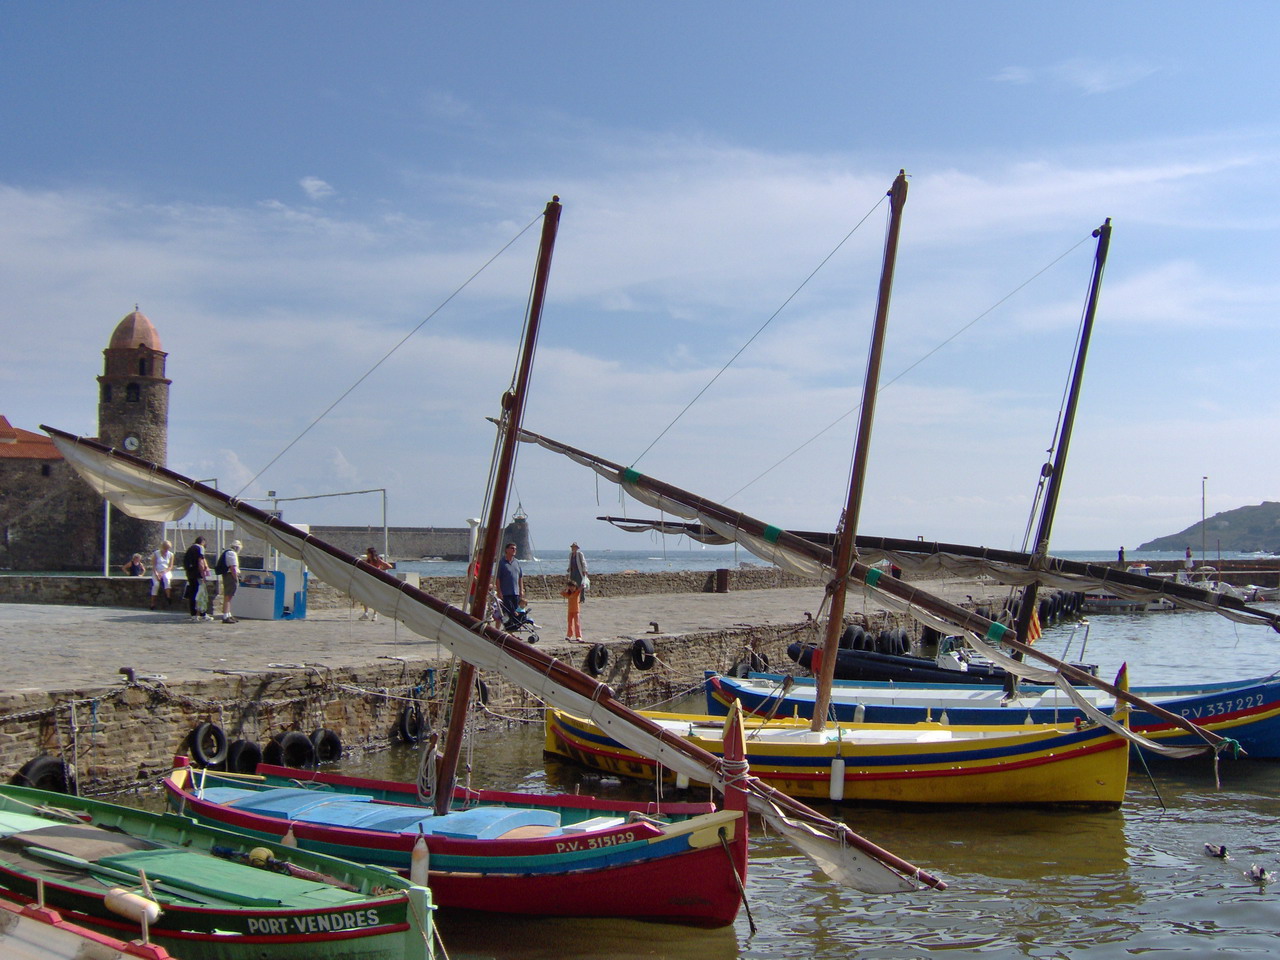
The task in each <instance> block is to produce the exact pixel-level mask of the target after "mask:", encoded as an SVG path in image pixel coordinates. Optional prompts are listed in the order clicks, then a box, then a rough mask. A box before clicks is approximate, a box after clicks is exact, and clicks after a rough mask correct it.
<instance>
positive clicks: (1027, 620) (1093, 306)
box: [1007, 217, 1111, 689]
mask: <svg viewBox="0 0 1280 960" xmlns="http://www.w3.org/2000/svg"><path fill="white" fill-rule="evenodd" d="M1093 235H1094V236H1095V237H1097V238H1098V249H1097V252H1096V253H1095V254H1094V257H1093V277H1092V279H1091V280H1090V283H1089V302H1088V304H1087V306H1086V308H1085V313H1084V324H1083V325H1082V326H1081V329H1080V347H1079V349H1077V350H1076V365H1075V370H1074V371H1072V374H1071V390H1070V392H1069V393H1068V395H1067V406H1066V410H1065V411H1064V412H1063V415H1062V437H1061V438H1060V439H1059V441H1058V450H1057V453H1056V454H1055V455H1054V458H1053V465H1052V466H1050V465H1049V464H1045V469H1046V470H1048V471H1049V483H1048V486H1047V487H1046V489H1045V495H1044V504H1043V506H1042V508H1041V510H1040V522H1039V524H1038V526H1037V528H1036V539H1035V543H1033V544H1032V548H1031V564H1030V569H1032V570H1039V569H1040V567H1041V566H1042V565H1043V564H1044V559H1045V556H1046V555H1047V554H1048V553H1049V531H1050V530H1051V529H1053V514H1054V511H1055V510H1057V508H1058V494H1059V492H1060V491H1061V490H1062V473H1063V471H1064V470H1065V469H1066V466H1067V448H1068V447H1069V446H1070V445H1071V428H1072V426H1073V424H1074V423H1075V419H1076V404H1077V403H1078V402H1079V400H1080V385H1081V383H1082V381H1083V380H1084V361H1085V357H1086V355H1087V354H1088V353H1089V337H1090V335H1091V334H1092V333H1093V318H1094V315H1095V314H1096V313H1097V310H1098V291H1099V289H1100V288H1101V286H1102V272H1103V270H1104V269H1105V267H1106V265H1107V249H1108V247H1110V245H1111V218H1110V217H1107V219H1106V221H1105V222H1104V223H1103V224H1102V226H1100V227H1099V228H1098V229H1097V230H1095V231H1093ZM1039 588H1040V585H1039V584H1038V583H1037V582H1036V581H1034V580H1033V581H1032V582H1031V583H1029V584H1027V586H1026V587H1025V588H1023V591H1022V599H1021V601H1020V602H1019V605H1018V622H1017V624H1016V632H1017V636H1018V639H1019V640H1021V641H1022V642H1023V643H1029V642H1030V640H1029V639H1028V636H1027V633H1028V631H1029V630H1030V628H1031V616H1032V614H1033V613H1035V609H1036V595H1037V593H1038V591H1039ZM1014 656H1015V657H1016V658H1017V659H1019V660H1021V659H1022V656H1021V654H1019V653H1016V652H1015V653H1014ZM1017 682H1018V678H1017V677H1016V676H1014V675H1013V674H1010V676H1009V680H1008V683H1007V686H1008V687H1009V688H1010V689H1012V688H1013V687H1014V686H1016V685H1017Z"/></svg>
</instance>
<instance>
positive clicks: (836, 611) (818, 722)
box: [810, 170, 907, 730]
mask: <svg viewBox="0 0 1280 960" xmlns="http://www.w3.org/2000/svg"><path fill="white" fill-rule="evenodd" d="M906 202H907V172H906V171H905V170H899V171H898V176H897V179H895V180H894V181H893V186H892V187H890V188H889V232H888V235H887V236H886V237H885V242H884V265H883V266H882V267H881V270H880V294H879V299H878V302H877V303H876V319H875V325H874V327H873V328H872V333H871V349H870V351H869V352H868V354H867V375H866V377H865V379H864V380H863V383H862V413H861V417H860V419H859V421H858V438H857V442H856V444H855V446H854V452H853V473H852V476H851V477H850V479H849V502H848V505H847V506H846V507H845V511H844V522H843V523H842V524H841V525H840V528H839V533H838V534H837V538H836V549H835V576H834V577H832V579H831V582H830V583H829V584H828V585H827V592H828V594H829V595H830V601H831V609H830V611H829V612H828V617H827V636H826V642H825V644H824V645H823V650H822V669H821V671H820V673H819V675H818V684H817V694H816V696H817V699H816V701H815V702H814V706H813V721H812V723H811V724H810V726H811V728H812V729H813V730H821V729H822V728H823V727H824V726H825V725H826V722H827V707H828V705H829V704H830V703H831V684H832V682H833V681H834V679H835V671H836V654H837V651H839V649H840V634H841V633H842V632H843V630H844V606H845V594H846V592H847V589H848V580H849V566H850V564H851V563H852V562H853V552H854V544H855V540H856V537H857V532H858V513H859V512H860V511H861V509H862V487H863V481H864V480H865V479H866V475H867V458H868V455H869V453H870V448H871V423H872V420H873V419H874V417H875V412H876V391H877V389H878V388H879V386H880V360H881V357H882V356H883V354H884V332H885V326H886V324H887V321H888V317H889V295H890V293H891V292H892V291H893V268H894V263H895V262H896V261H897V258H898V231H899V229H900V228H901V226H902V208H903V205H904V204H906Z"/></svg>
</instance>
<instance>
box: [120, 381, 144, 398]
mask: <svg viewBox="0 0 1280 960" xmlns="http://www.w3.org/2000/svg"><path fill="white" fill-rule="evenodd" d="M141 396H142V391H141V389H140V388H139V387H138V385H137V384H136V383H131V384H129V385H128V386H127V387H125V388H124V399H125V401H126V402H127V403H137V402H138V400H139V399H141Z"/></svg>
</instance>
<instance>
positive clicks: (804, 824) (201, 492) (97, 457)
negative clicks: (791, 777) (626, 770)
mask: <svg viewBox="0 0 1280 960" xmlns="http://www.w3.org/2000/svg"><path fill="white" fill-rule="evenodd" d="M41 429H42V430H44V431H45V432H46V433H48V434H49V435H50V436H51V437H52V438H53V442H54V443H55V444H56V445H57V447H58V450H59V451H60V452H61V453H62V455H63V456H64V457H66V459H67V462H68V463H70V464H71V466H72V467H74V468H75V470H76V472H77V473H79V474H80V476H81V477H83V478H84V480H85V481H86V482H87V483H89V484H90V486H92V487H93V489H94V490H95V491H97V492H98V493H99V494H101V495H102V496H104V497H106V498H107V499H108V500H109V501H110V502H111V503H112V504H114V505H115V506H116V507H117V508H118V509H120V510H122V511H124V512H125V513H127V514H129V515H130V516H135V517H143V518H146V519H149V520H179V519H181V518H182V517H183V516H185V515H186V513H187V512H188V510H190V508H191V507H192V506H198V507H199V508H200V509H201V510H204V511H205V512H206V513H208V514H210V515H212V516H215V517H219V518H221V519H224V520H231V521H234V522H235V524H236V526H237V527H238V528H239V529H242V530H244V531H246V532H248V533H250V534H252V535H253V536H256V537H260V538H262V539H263V540H265V541H266V543H267V545H268V546H270V547H272V548H274V549H276V550H278V551H280V552H281V553H283V554H285V555H286V556H290V557H294V558H297V559H300V560H302V561H303V562H304V563H305V564H306V565H307V567H308V568H309V569H310V570H311V571H312V572H313V573H314V574H315V575H316V576H317V577H319V578H320V579H321V580H323V581H325V582H326V583H329V584H331V585H333V586H335V587H337V588H338V589H340V590H343V591H345V592H346V593H348V594H350V595H351V596H352V597H353V598H355V599H356V600H358V601H360V602H361V603H364V604H367V605H368V606H370V607H372V608H374V609H375V610H377V611H378V612H379V613H382V614H384V615H386V616H389V617H395V618H396V619H397V620H399V621H400V622H401V623H403V624H405V626H407V627H408V628H409V629H411V630H413V631H414V632H415V633H417V634H418V635H420V636H423V637H426V638H428V639H431V640H435V641H437V642H439V643H441V644H443V645H444V646H445V647H447V648H448V649H449V650H450V651H452V652H453V653H454V654H455V655H456V656H458V657H460V658H462V659H463V660H466V661H468V662H470V663H472V664H474V665H475V666H476V667H478V668H480V669H483V670H493V671H495V672H496V673H499V674H501V675H502V676H504V677H506V678H507V679H508V680H510V681H512V682H513V683H517V684H519V685H520V686H521V687H523V688H524V689H526V690H528V691H529V692H530V693H532V694H534V695H535V696H538V697H540V698H541V699H543V700H545V701H546V702H547V703H550V704H552V705H553V706H555V707H558V708H560V709H561V710H566V711H569V712H571V713H574V714H576V715H577V716H581V717H586V718H589V719H590V720H591V721H592V722H594V723H595V724H597V725H598V726H600V727H601V728H602V729H604V730H605V731H606V732H607V733H608V734H609V735H610V736H611V737H613V738H614V739H615V740H617V741H618V742H619V743H621V744H623V745H625V746H626V747H628V748H630V749H632V750H635V751H636V752H638V753H641V754H643V755H645V756H647V757H650V758H652V759H654V760H656V761H657V762H658V763H661V764H662V765H663V766H665V767H667V768H668V769H670V770H673V771H675V772H676V773H683V774H685V775H686V776H688V777H690V778H691V779H695V780H702V781H707V782H711V783H713V784H715V785H716V786H719V787H721V788H723V786H724V782H725V779H726V776H735V777H736V775H735V774H727V773H726V771H725V770H724V769H723V765H722V761H721V760H720V759H719V758H717V757H716V756H715V755H713V754H711V753H708V752H706V751H704V750H702V749H700V748H698V747H696V746H693V745H692V744H689V743H686V742H685V741H684V740H682V739H681V738H679V737H677V736H675V735H673V734H669V733H667V732H666V731H663V730H662V729H661V728H660V727H659V726H658V725H657V724H655V723H653V722H652V721H650V720H648V719H646V718H645V717H642V716H640V715H639V714H637V713H635V712H634V711H632V710H630V709H628V708H627V707H625V706H623V705H622V704H620V703H618V702H617V701H616V700H615V699H614V696H613V691H612V690H611V689H610V688H609V687H608V686H607V685H605V684H602V683H599V682H598V681H596V680H595V679H593V678H591V677H588V676H587V675H586V674H584V673H581V672H580V671H578V670H576V669H574V668H573V667H571V666H570V665H569V664H567V663H564V662H563V661H561V660H558V659H556V658H555V657H553V656H551V655H549V654H546V653H544V652H542V651H540V650H538V649H536V648H534V647H532V646H530V645H529V644H527V643H525V642H523V641H522V640H520V639H518V638H516V637H513V636H511V635H510V634H506V633H503V632H502V631H501V630H498V629H496V628H495V627H493V626H491V625H489V624H486V623H483V622H481V621H479V620H477V619H476V618H474V617H472V616H470V615H469V614H467V613H466V612H464V611H463V610H461V609H459V608H458V607H455V606H453V605H452V604H449V603H446V602H445V601H443V600H441V599H439V598H438V597H434V596H432V595H431V594H429V593H426V592H424V591H422V590H419V589H416V588H414V587H412V586H409V585H408V584H406V583H405V582H403V581H401V580H398V579H396V578H395V577H394V576H392V575H391V574H388V573H386V572H385V571H381V570H376V569H374V568H373V567H371V566H369V565H368V564H366V563H365V562H364V561H363V560H360V559H358V558H356V557H353V556H351V555H350V554H347V553H344V552H343V551H341V550H339V549H337V548H336V547H334V546H332V545H330V544H328V543H325V542H324V541H323V540H320V539H319V538H317V537H314V536H311V535H310V534H307V533H304V532H303V531H301V530H299V529H297V528H296V527H293V526H291V525H289V524H287V523H285V522H284V521H283V520H280V519H279V518H276V517H272V516H271V515H270V514H268V513H265V512H263V511H262V510H259V509H257V508H256V507H253V506H250V505H249V504H246V503H242V502H241V501H239V500H236V499H234V498H232V497H228V496H227V495H226V494H224V493H221V492H219V491H217V490H215V489H213V488H211V487H207V486H205V485H203V484H201V483H197V482H196V481H194V480H192V479H190V478H188V477H184V476H182V475H181V474H179V473H175V472H173V471H171V470H168V469H166V468H164V467H160V466H157V465H156V464H153V463H149V462H147V461H145V460H141V459H139V458H137V457H133V456H130V455H129V454H125V453H121V452H119V451H116V450H112V449H110V448H108V447H106V446H104V445H102V444H100V443H98V442H97V441H95V440H89V439H86V438H81V437H77V436H75V435H73V434H69V433H65V432H63V431H61V430H56V429H54V428H52V427H47V426H42V427H41ZM744 787H745V789H746V790H747V791H748V793H749V795H750V805H751V809H752V811H753V812H755V813H757V814H759V815H760V816H762V817H764V819H765V820H766V821H767V822H768V823H769V824H770V825H771V826H772V827H773V828H774V829H776V830H777V831H778V832H779V833H780V834H782V835H783V836H786V837H787V838H788V839H791V840H792V841H793V842H794V843H795V844H796V845H797V846H798V847H799V848H800V849H801V850H803V851H804V852H805V853H806V854H807V855H809V856H810V857H811V858H812V859H813V860H814V862H816V863H817V864H818V865H819V866H820V867H821V868H822V869H823V870H824V871H825V872H826V873H827V874H828V875H829V876H831V877H832V879H834V880H837V881H839V882H841V883H843V884H845V885H847V886H851V887H855V888H856V889H859V890H863V891H865V892H868V893H894V892H900V891H908V890H914V889H918V888H919V887H920V886H921V885H927V886H932V887H938V888H943V887H945V886H946V884H945V883H944V882H943V881H941V880H939V879H938V878H937V877H934V876H933V875H931V874H929V873H928V872H926V871H923V870H921V869H920V868H918V867H916V866H913V865H912V864H910V863H908V862H906V861H905V860H902V859H901V858H899V857H896V856H894V855H893V854H891V853H889V852H888V851H887V850H883V849H881V848H880V847H877V846H876V845H875V844H873V843H871V842H870V841H868V840H866V839H864V838H862V837H860V836H859V835H857V834H856V833H854V832H853V831H852V830H850V829H849V828H848V827H847V826H845V825H844V824H842V823H838V822H836V821H834V820H831V819H830V818H828V817H824V816H823V815H822V814H820V813H818V812H816V811H814V810H811V809H810V808H808V807H806V806H805V805H804V804H802V803H799V802H798V801H795V800H793V799H791V798H790V797H787V796H785V795H784V794H782V793H780V792H778V791H777V790H776V789H774V788H773V787H771V786H769V785H768V784H765V783H762V782H761V781H759V780H757V779H755V778H754V777H748V778H747V779H746V782H745V784H744Z"/></svg>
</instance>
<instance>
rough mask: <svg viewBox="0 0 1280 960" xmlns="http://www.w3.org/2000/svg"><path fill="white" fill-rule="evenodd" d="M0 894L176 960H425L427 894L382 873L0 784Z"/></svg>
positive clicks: (428, 951) (179, 821)
mask: <svg viewBox="0 0 1280 960" xmlns="http://www.w3.org/2000/svg"><path fill="white" fill-rule="evenodd" d="M0 895H2V896H4V897H6V898H8V899H11V900H15V901H17V902H20V903H33V902H37V901H41V900H42V901H43V903H44V904H47V905H48V906H49V907H51V908H53V909H55V910H57V911H58V913H60V914H61V915H62V916H63V917H65V918H66V919H67V920H69V921H71V922H73V923H78V924H82V925H84V926H86V927H90V928H93V929H97V930H102V931H105V932H107V933H109V934H111V935H112V936H115V937H118V938H120V939H125V940H127V939H135V938H137V937H138V936H139V934H141V935H142V936H143V937H147V936H149V937H150V939H151V940H153V941H154V942H157V943H159V944H161V945H162V946H164V947H165V948H166V949H167V950H169V951H170V952H171V953H172V954H173V955H174V956H176V957H181V958H182V960H250V958H252V960H260V958H263V957H269V958H271V960H432V958H433V957H434V952H433V926H432V911H433V909H434V908H433V906H432V903H431V895H430V892H429V891H428V890H427V888H426V887H425V886H419V885H417V884H414V883H412V882H411V881H409V880H406V879H403V878H402V877H400V876H398V875H397V874H395V873H394V872H392V871H390V870H386V869H383V868H381V867H370V866H359V865H356V864H352V863H348V862H347V861H345V860H339V859H337V858H336V857H328V856H324V855H322V854H316V853H309V852H305V851H301V850H297V849H294V848H290V847H287V846H284V845H282V844H270V843H263V842H262V841H261V840H254V839H250V838H248V837H244V836H242V835H240V834H236V833H231V832H229V831H225V830H218V829H216V828H213V827H206V826H202V825H200V824H197V823H196V822H195V821H194V820H191V819H189V818H187V817H182V816H178V815H176V814H171V813H150V812H147V811H143V810H135V809H132V808H129V807H122V806H118V805H116V804H111V803H105V802H103V801H99V800H89V799H86V798H83V797H73V796H67V795H65V794H60V793H50V792H47V791H44V790H35V789H31V788H29V787H16V786H0Z"/></svg>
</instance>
